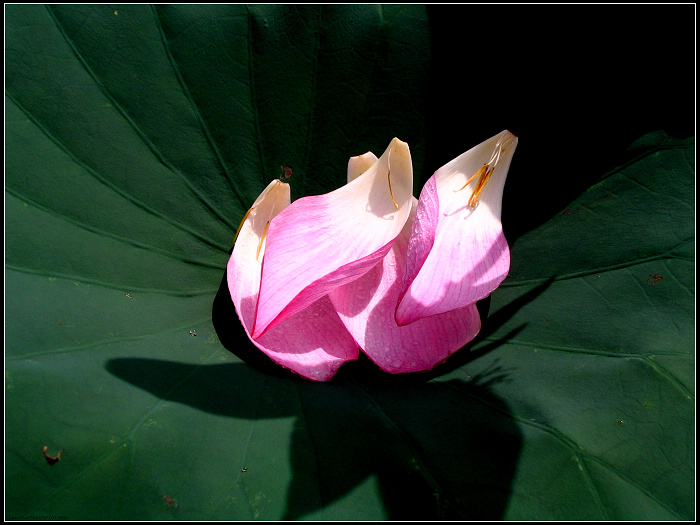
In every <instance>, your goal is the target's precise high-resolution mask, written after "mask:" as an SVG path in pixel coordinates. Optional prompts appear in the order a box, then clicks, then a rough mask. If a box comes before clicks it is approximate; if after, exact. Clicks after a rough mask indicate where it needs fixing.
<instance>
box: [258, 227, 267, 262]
mask: <svg viewBox="0 0 700 525" xmlns="http://www.w3.org/2000/svg"><path fill="white" fill-rule="evenodd" d="M269 227H270V221H267V222H266V223H265V229H264V230H263V234H262V235H261V236H260V242H259V243H258V251H257V252H255V260H256V261H257V260H258V258H259V257H260V250H262V246H263V242H265V237H267V229H268V228H269Z"/></svg>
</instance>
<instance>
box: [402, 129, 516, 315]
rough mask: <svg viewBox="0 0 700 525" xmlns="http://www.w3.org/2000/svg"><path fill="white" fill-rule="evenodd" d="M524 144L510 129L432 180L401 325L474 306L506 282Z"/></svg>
mask: <svg viewBox="0 0 700 525" xmlns="http://www.w3.org/2000/svg"><path fill="white" fill-rule="evenodd" d="M517 142H518V139H517V137H516V136H515V135H513V134H512V133H510V132H509V131H503V132H502V133H499V134H498V135H496V136H494V137H492V138H490V139H488V140H486V141H484V142H483V143H481V144H479V145H478V146H476V147H474V148H472V149H470V150H469V151H467V152H466V153H464V154H462V155H460V156H459V157H457V158H456V159H454V160H453V161H451V162H450V163H448V164H446V165H445V166H443V167H442V168H440V169H439V170H438V171H437V172H435V174H434V175H433V176H432V177H431V178H430V179H429V180H428V182H427V183H426V184H425V186H424V188H423V190H422V192H421V195H420V201H419V204H418V210H417V218H416V221H415V222H414V225H413V231H412V233H411V238H410V240H409V247H408V261H407V270H406V273H405V275H404V277H403V279H402V289H403V292H402V294H401V300H400V302H399V305H398V308H397V310H396V320H397V322H398V323H399V324H401V325H405V324H409V323H412V322H415V321H416V320H418V319H422V318H424V317H428V316H431V315H436V314H439V313H443V312H448V311H450V310H454V309H456V308H461V307H464V306H466V305H469V304H473V303H475V302H476V301H478V300H479V299H483V298H484V297H486V296H488V295H489V294H490V293H491V292H492V291H493V290H495V289H496V288H497V287H498V285H499V284H500V283H501V282H502V281H503V279H505V277H506V275H507V274H508V270H509V267H510V251H509V249H508V244H507V242H506V239H505V237H504V235H503V228H502V226H501V200H502V197H503V187H504V185H505V181H506V176H507V174H508V169H509V167H510V162H511V159H512V157H513V152H514V151H515V147H516V145H517Z"/></svg>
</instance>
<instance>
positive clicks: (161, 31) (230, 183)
mask: <svg viewBox="0 0 700 525" xmlns="http://www.w3.org/2000/svg"><path fill="white" fill-rule="evenodd" d="M149 7H150V9H151V13H152V14H153V18H154V19H155V20H156V26H157V29H158V34H159V35H160V38H161V43H162V44H163V51H164V52H165V55H166V56H167V57H168V61H169V62H170V67H171V68H172V70H173V74H174V75H175V78H176V79H177V81H178V84H179V85H180V87H181V88H182V92H183V95H184V96H185V98H186V99H187V101H188V102H189V104H190V107H191V108H192V111H193V113H194V114H195V116H196V118H197V121H198V122H199V125H200V127H201V129H202V133H203V134H204V136H205V138H206V140H207V143H208V144H209V146H210V147H211V149H212V151H213V152H214V155H215V156H216V159H217V161H218V162H219V165H220V166H221V169H222V171H223V173H224V176H225V178H226V182H228V186H229V187H230V188H231V192H232V193H233V194H234V195H235V196H236V197H237V198H238V201H239V203H240V204H241V206H243V209H247V208H248V206H249V203H247V202H246V199H245V198H244V197H243V195H241V192H240V190H239V189H238V187H237V186H236V185H235V184H233V181H232V179H231V175H230V173H229V171H228V167H227V166H226V162H225V161H224V158H223V156H222V155H221V151H220V150H219V147H218V146H217V144H216V141H215V140H214V137H213V136H212V134H211V132H210V131H209V126H208V125H207V123H206V120H205V119H204V116H203V115H202V112H201V111H200V110H199V106H198V105H197V104H196V103H195V100H194V97H193V96H192V92H191V91H190V89H189V86H188V85H187V83H186V82H185V78H184V77H183V76H182V74H181V73H180V69H179V68H178V67H177V63H176V62H175V59H174V57H173V54H172V52H171V50H170V45H169V44H168V39H167V38H166V36H165V30H164V28H163V22H162V20H161V18H160V16H159V15H158V12H157V11H156V7H155V6H154V5H153V4H151V5H150V6H149ZM227 224H228V223H227ZM230 226H231V225H230Z"/></svg>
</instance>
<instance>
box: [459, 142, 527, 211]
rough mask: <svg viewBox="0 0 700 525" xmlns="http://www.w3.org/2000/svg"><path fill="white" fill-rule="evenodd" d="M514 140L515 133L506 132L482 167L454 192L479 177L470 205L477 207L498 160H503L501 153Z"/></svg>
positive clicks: (470, 198)
mask: <svg viewBox="0 0 700 525" xmlns="http://www.w3.org/2000/svg"><path fill="white" fill-rule="evenodd" d="M512 140H513V135H511V134H506V135H504V136H503V137H501V138H500V139H499V140H498V142H497V143H496V147H495V148H494V150H493V153H491V157H490V158H489V160H488V162H486V164H484V165H483V166H481V168H479V169H478V170H477V172H476V173H475V174H474V175H472V176H471V177H470V178H469V180H468V181H467V182H466V183H465V184H464V186H462V187H461V188H460V189H458V190H455V191H454V193H457V192H460V191H462V190H463V189H464V188H466V187H467V186H469V184H471V183H472V182H473V181H474V179H476V178H477V177H478V179H479V180H477V181H476V187H475V188H474V191H473V192H472V194H471V196H470V197H469V205H470V206H471V207H472V208H475V207H476V205H477V204H479V196H480V195H481V192H483V191H484V188H485V187H486V184H487V183H488V181H489V179H490V178H491V175H492V174H493V170H494V169H495V168H496V165H497V164H498V161H499V160H501V153H503V152H504V151H506V149H508V147H509V146H510V144H511V142H512Z"/></svg>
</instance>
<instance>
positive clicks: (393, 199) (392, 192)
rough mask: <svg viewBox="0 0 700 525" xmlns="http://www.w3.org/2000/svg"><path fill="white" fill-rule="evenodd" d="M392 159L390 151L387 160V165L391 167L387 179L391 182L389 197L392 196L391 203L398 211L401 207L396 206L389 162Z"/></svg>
mask: <svg viewBox="0 0 700 525" xmlns="http://www.w3.org/2000/svg"><path fill="white" fill-rule="evenodd" d="M390 159H391V151H389V155H388V156H387V158H386V163H387V165H388V166H389V171H388V173H387V174H386V179H387V181H389V195H391V202H393V203H394V208H396V209H397V210H398V209H399V205H398V204H396V199H395V198H394V191H393V190H392V189H391V162H389V161H390Z"/></svg>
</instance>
